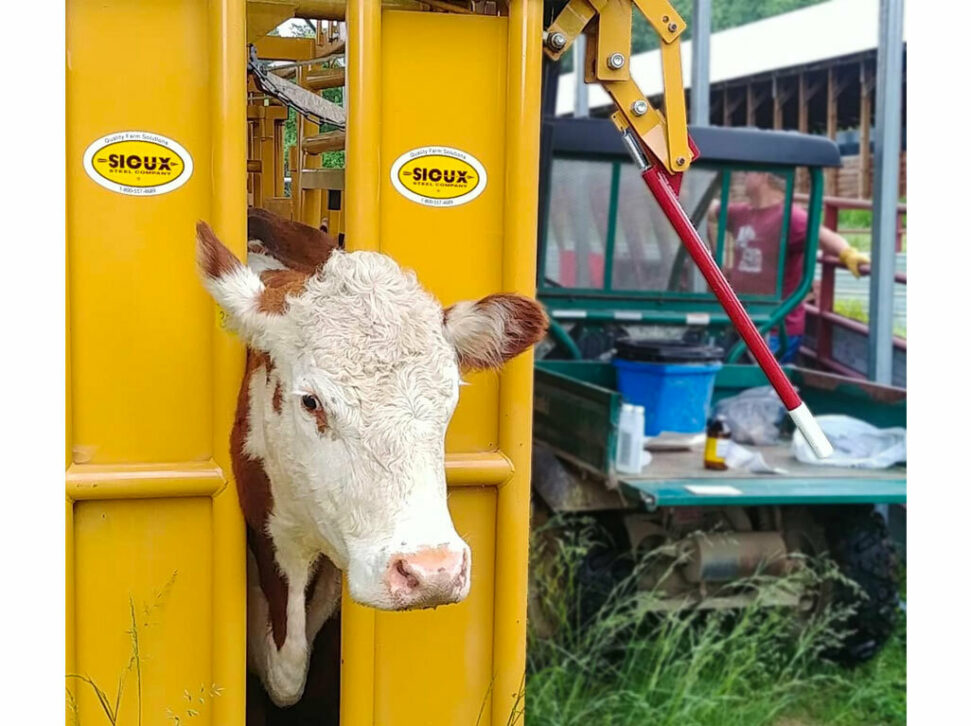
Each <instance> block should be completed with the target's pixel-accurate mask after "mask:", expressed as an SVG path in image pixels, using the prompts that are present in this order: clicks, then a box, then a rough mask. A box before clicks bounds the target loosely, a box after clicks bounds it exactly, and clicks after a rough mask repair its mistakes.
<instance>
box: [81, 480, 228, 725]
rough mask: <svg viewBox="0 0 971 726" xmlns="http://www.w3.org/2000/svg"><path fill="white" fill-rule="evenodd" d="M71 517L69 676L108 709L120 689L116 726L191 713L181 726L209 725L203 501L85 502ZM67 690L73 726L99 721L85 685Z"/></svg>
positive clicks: (208, 581)
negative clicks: (74, 710) (74, 703)
mask: <svg viewBox="0 0 971 726" xmlns="http://www.w3.org/2000/svg"><path fill="white" fill-rule="evenodd" d="M74 510H75V511H74V555H75V563H74V564H75V567H74V578H75V604H76V644H77V656H76V663H75V669H76V670H75V673H77V674H80V675H84V676H87V677H90V679H91V680H92V681H93V682H94V683H95V684H97V686H98V687H99V688H100V689H101V690H102V691H104V692H105V693H106V694H108V697H109V700H110V701H111V703H112V706H113V704H114V700H115V694H116V693H117V691H118V688H119V682H120V683H121V688H122V694H121V701H120V708H119V712H118V719H117V723H118V724H136V723H145V724H162V723H166V722H167V721H166V718H167V715H168V709H171V711H172V713H173V714H175V715H178V716H180V717H181V718H182V721H183V722H187V721H189V719H188V717H187V714H188V709H192V710H193V711H197V712H198V715H197V716H194V717H192V720H191V723H195V724H199V725H200V726H206V725H207V724H210V723H213V721H212V719H211V716H212V701H213V695H212V693H211V691H212V686H213V682H214V680H215V676H214V675H213V670H212V663H211V646H210V632H211V628H212V608H211V603H212V599H211V598H212V568H213V562H212V540H211V535H210V532H211V527H210V519H211V517H212V503H211V500H210V499H209V498H188V499H177V500H163V499H156V500H152V499H143V500H127V501H90V502H78V503H76V504H75V505H74ZM133 623H134V626H133ZM133 633H134V634H133ZM136 636H137V638H136ZM215 685H216V686H217V687H225V685H226V684H221V683H216V684H215ZM74 689H75V692H76V693H77V694H78V704H79V709H80V710H79V713H80V721H81V723H107V720H106V719H105V718H104V714H103V713H102V708H101V706H100V704H99V703H98V699H97V697H96V696H95V693H94V690H93V689H92V687H91V685H90V684H88V683H83V682H76V683H75V684H74ZM186 692H188V693H189V696H190V699H191V700H189V699H187V698H186V695H185V694H186ZM226 695H228V694H226V693H223V694H222V695H220V696H215V698H223V697H225V696H226ZM236 697H237V698H238V697H239V694H236ZM139 705H140V707H141V718H140V719H139V718H138V711H139ZM240 726H241V725H240Z"/></svg>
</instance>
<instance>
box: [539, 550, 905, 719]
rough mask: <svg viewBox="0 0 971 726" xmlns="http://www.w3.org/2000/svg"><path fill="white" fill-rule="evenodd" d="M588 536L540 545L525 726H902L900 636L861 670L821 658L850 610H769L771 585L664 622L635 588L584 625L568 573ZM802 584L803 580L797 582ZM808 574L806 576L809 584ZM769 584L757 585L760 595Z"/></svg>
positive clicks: (816, 574) (618, 592) (759, 581)
mask: <svg viewBox="0 0 971 726" xmlns="http://www.w3.org/2000/svg"><path fill="white" fill-rule="evenodd" d="M590 539H591V535H590V534H589V533H588V534H585V535H580V536H573V537H568V538H567V539H566V540H565V541H561V542H560V543H558V544H556V545H555V546H554V547H552V548H551V547H550V546H549V540H547V541H546V542H545V543H544V544H545V546H542V545H540V546H537V547H535V548H534V551H536V553H537V557H538V558H541V559H542V560H543V561H542V562H537V563H536V565H537V567H538V568H539V571H541V572H542V574H541V575H539V577H540V582H539V583H538V588H537V590H538V592H537V593H535V594H536V596H537V597H536V598H535V599H534V602H541V603H543V604H544V605H545V607H544V608H543V611H544V612H545V613H546V615H547V620H546V622H545V623H544V625H545V629H546V630H552V631H553V632H552V634H548V633H540V627H539V624H538V623H536V622H531V625H530V629H529V649H528V656H527V658H528V664H527V671H528V676H527V684H526V705H527V708H526V724H527V725H528V726H573V725H576V726H594V725H596V726H601V725H602V726H614V725H617V726H621V725H630V726H634V725H640V724H651V726H694V725H697V726H760V725H763V724H764V725H765V726H797V725H798V726H810V725H812V726H816V725H817V724H819V725H821V724H836V725H841V724H843V725H846V726H850V725H853V726H863V725H865V724H903V723H904V719H905V716H904V689H903V682H904V675H903V674H904V665H903V664H904V658H903V652H904V646H903V634H902V632H903V631H902V630H901V634H900V635H899V636H898V637H897V638H895V641H894V642H893V643H892V644H891V646H890V647H889V648H888V649H887V650H886V651H885V652H884V653H883V654H881V655H880V656H879V657H878V659H877V660H876V661H875V662H873V663H871V664H868V665H867V666H865V667H864V668H861V669H857V670H856V671H853V672H847V671H843V670H841V669H839V668H838V667H836V666H835V665H832V664H830V663H828V662H826V661H825V658H824V654H825V653H826V652H827V651H828V650H830V649H831V648H833V647H835V646H836V645H838V643H839V641H840V640H841V638H842V637H843V636H844V635H845V627H844V623H845V622H846V619H847V617H848V616H849V614H850V613H849V611H848V610H845V609H844V610H842V611H840V610H836V609H832V608H831V609H827V610H823V611H821V612H816V613H814V614H811V615H805V614H803V615H799V614H796V613H795V612H794V611H792V610H789V609H784V608H779V607H769V606H767V603H766V601H767V598H769V597H770V596H771V594H772V590H771V586H768V587H767V585H769V583H770V582H772V581H771V580H769V579H768V578H762V577H759V576H756V577H753V578H752V579H751V580H750V581H749V582H747V583H745V586H744V588H743V589H747V590H748V591H749V592H753V591H756V590H758V592H759V593H760V594H758V595H756V596H755V602H754V603H753V604H752V605H751V606H749V607H746V608H744V609H742V610H735V611H698V610H694V609H685V610H681V611H680V612H669V613H663V614H656V613H653V612H650V608H649V604H650V603H651V601H652V599H654V598H656V597H658V594H657V593H646V594H645V593H640V594H638V593H636V592H634V588H633V587H632V586H631V585H632V580H633V579H634V578H636V577H638V575H639V574H640V572H641V571H642V570H643V568H644V567H646V566H650V562H649V561H648V559H649V558H643V559H642V560H641V561H640V562H638V563H637V564H636V565H635V567H634V573H633V574H632V575H631V576H630V578H629V580H628V581H621V583H620V584H619V585H618V586H617V587H616V588H615V589H614V590H613V592H612V593H611V595H610V596H609V597H608V598H607V600H606V604H605V605H604V606H603V607H602V608H601V609H600V611H599V612H597V614H596V615H594V616H592V617H591V618H589V619H588V620H586V621H581V620H579V616H578V615H577V613H578V611H580V610H582V608H579V607H577V603H578V602H579V601H580V600H581V599H582V598H583V596H584V594H583V592H582V586H580V585H579V584H578V583H577V581H576V579H575V577H574V576H572V575H571V574H570V573H571V572H576V571H577V568H578V566H579V558H582V557H583V555H584V553H585V551H586V550H585V547H587V546H589V542H590ZM839 577H840V575H839V574H838V572H837V571H836V569H835V567H834V566H833V565H832V564H831V563H828V562H825V561H820V562H816V563H814V567H812V568H808V567H807V568H805V569H803V570H802V571H801V572H800V573H799V574H794V575H792V576H790V577H789V578H787V579H783V580H782V581H775V585H774V586H775V587H791V586H794V585H803V586H806V585H808V586H810V587H818V586H821V585H822V584H823V583H824V582H825V581H827V580H833V579H838V578H839ZM800 578H801V581H800V582H796V579H800ZM807 578H808V579H807ZM758 586H761V587H758Z"/></svg>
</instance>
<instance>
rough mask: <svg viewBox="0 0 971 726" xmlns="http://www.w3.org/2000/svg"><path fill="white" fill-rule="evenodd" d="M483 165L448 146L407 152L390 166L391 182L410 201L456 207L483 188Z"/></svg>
mask: <svg viewBox="0 0 971 726" xmlns="http://www.w3.org/2000/svg"><path fill="white" fill-rule="evenodd" d="M487 181H488V176H487V174H486V170H485V167H484V166H482V164H481V163H480V162H479V160H478V159H476V158H475V157H474V156H472V155H471V154H467V153H465V152H464V151H460V150H459V149H453V148H451V147H450V146H423V147H421V148H419V149H412V150H411V151H407V152H405V153H404V154H402V155H401V156H399V157H398V158H397V159H395V162H394V164H392V165H391V183H392V184H393V185H394V188H395V189H397V190H398V191H399V192H401V194H402V196H404V197H407V198H408V199H410V200H411V201H413V202H418V203H419V204H424V205H426V206H429V207H457V206H459V205H461V204H466V203H468V202H471V201H472V200H473V199H475V198H476V197H477V196H479V195H480V194H482V192H483V191H485V187H486V182H487Z"/></svg>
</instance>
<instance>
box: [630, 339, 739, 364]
mask: <svg viewBox="0 0 971 726" xmlns="http://www.w3.org/2000/svg"><path fill="white" fill-rule="evenodd" d="M724 355H725V351H724V350H722V349H721V348H719V347H718V346H717V345H699V344H697V343H685V342H683V341H680V340H630V339H629V338H628V339H624V340H618V341H617V357H618V358H620V359H622V360H633V361H639V362H641V363H713V362H715V361H720V360H721V359H722V358H723V357H724Z"/></svg>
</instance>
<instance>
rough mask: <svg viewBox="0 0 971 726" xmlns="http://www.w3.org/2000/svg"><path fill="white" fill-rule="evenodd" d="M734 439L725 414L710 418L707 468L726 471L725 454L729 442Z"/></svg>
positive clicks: (707, 441)
mask: <svg viewBox="0 0 971 726" xmlns="http://www.w3.org/2000/svg"><path fill="white" fill-rule="evenodd" d="M731 439H732V431H731V429H730V428H729V427H728V422H727V421H725V417H724V416H715V417H714V418H711V419H709V420H708V431H707V437H706V438H705V468H706V469H714V470H716V471H725V470H726V469H727V468H728V464H726V463H725V455H726V454H727V453H728V442H729V441H731Z"/></svg>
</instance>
